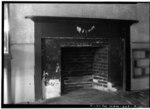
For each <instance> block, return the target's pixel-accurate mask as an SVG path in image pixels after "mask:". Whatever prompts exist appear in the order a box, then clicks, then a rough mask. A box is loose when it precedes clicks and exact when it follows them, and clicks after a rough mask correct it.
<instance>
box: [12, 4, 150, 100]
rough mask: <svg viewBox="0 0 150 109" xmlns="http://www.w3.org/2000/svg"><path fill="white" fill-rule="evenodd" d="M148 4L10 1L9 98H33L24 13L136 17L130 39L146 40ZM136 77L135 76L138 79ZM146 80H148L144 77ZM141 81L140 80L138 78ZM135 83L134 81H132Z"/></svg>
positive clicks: (29, 24) (30, 40)
mask: <svg viewBox="0 0 150 109" xmlns="http://www.w3.org/2000/svg"><path fill="white" fill-rule="evenodd" d="M148 12H149V5H148V4H142V3H139V4H48V3H47V4H16V3H15V4H10V36H11V53H12V58H13V59H12V61H11V65H12V78H11V81H12V84H11V85H12V96H13V97H12V98H13V101H14V103H20V102H33V101H34V73H35V72H34V23H33V21H31V20H30V19H25V16H30V15H35V16H61V17H62V16H63V17H65V16H66V17H86V18H111V19H132V20H139V23H138V24H135V25H133V26H132V27H131V40H132V42H135V41H136V42H137V41H140V42H141V41H143V42H147V41H149V33H148V29H149V26H148V24H149V19H148V16H149V13H148ZM137 81H138V80H137ZM145 81H146V83H147V80H145ZM139 82H140V81H139ZM133 83H134V82H133Z"/></svg>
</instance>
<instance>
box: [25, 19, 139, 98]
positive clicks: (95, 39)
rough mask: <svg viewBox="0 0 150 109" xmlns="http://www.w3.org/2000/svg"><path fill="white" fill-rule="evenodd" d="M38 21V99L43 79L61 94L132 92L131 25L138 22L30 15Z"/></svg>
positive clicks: (36, 85) (36, 88)
mask: <svg viewBox="0 0 150 109" xmlns="http://www.w3.org/2000/svg"><path fill="white" fill-rule="evenodd" d="M26 18H31V19H32V20H33V21H34V22H35V78H34V80H35V99H36V100H39V99H41V98H43V87H42V86H43V78H44V77H45V75H46V78H45V80H44V82H45V83H44V84H48V83H47V81H46V79H53V80H54V79H58V80H59V81H60V86H61V88H60V92H61V94H63V93H67V92H69V91H71V90H75V89H78V88H84V87H88V88H95V89H98V90H103V91H108V90H110V91H118V90H123V91H129V90H130V88H131V73H130V71H131V63H130V62H131V60H130V55H131V54H130V51H131V49H130V25H131V24H133V23H136V22H137V21H135V20H119V19H96V18H71V17H46V16H28V17H26Z"/></svg>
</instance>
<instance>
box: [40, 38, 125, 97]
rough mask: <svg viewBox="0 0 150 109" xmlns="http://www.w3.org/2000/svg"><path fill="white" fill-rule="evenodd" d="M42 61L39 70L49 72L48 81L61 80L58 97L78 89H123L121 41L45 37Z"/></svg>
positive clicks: (122, 49)
mask: <svg viewBox="0 0 150 109" xmlns="http://www.w3.org/2000/svg"><path fill="white" fill-rule="evenodd" d="M42 60H43V61H42V63H43V64H42V65H43V67H42V68H43V70H44V71H46V72H47V73H48V75H49V76H48V79H53V78H55V79H59V80H60V81H61V94H64V93H68V92H69V91H73V90H76V89H79V88H95V89H98V90H103V91H117V90H123V88H124V86H123V83H124V79H123V75H124V68H125V65H124V40H122V39H105V38H97V39H93V38H86V39H85V38H80V39H77V38H67V39H66V38H62V39H57V38H56V39H55V38H44V39H42ZM58 65H59V72H58V67H57V66H58ZM56 70H57V71H56ZM110 85H111V87H110ZM110 88H111V89H110ZM112 89H113V90H112Z"/></svg>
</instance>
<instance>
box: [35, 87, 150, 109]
mask: <svg viewBox="0 0 150 109" xmlns="http://www.w3.org/2000/svg"><path fill="white" fill-rule="evenodd" d="M36 104H49V105H51V104H57V105H59V104H60V105H61V104H68V105H69V104H81V105H83V104H134V105H136V106H137V107H149V90H143V91H138V92H130V93H129V92H128V93H127V92H126V93H124V92H104V91H99V90H96V89H79V90H75V91H72V92H69V93H68V94H65V95H62V96H61V97H57V98H53V99H47V100H44V101H40V102H37V103H36Z"/></svg>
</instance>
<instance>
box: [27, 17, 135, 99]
mask: <svg viewBox="0 0 150 109" xmlns="http://www.w3.org/2000/svg"><path fill="white" fill-rule="evenodd" d="M25 18H27V19H31V20H33V21H34V22H35V25H34V26H35V31H34V32H35V100H39V99H42V59H41V52H42V51H41V45H42V39H45V38H55V39H57V38H58V39H60V38H63V39H67V38H76V39H78V38H82V39H87V38H92V39H96V38H98V39H100V38H105V39H118V38H119V39H123V40H124V41H125V60H126V62H125V66H126V68H125V70H126V71H125V72H126V74H125V77H126V78H128V80H127V79H125V80H124V81H125V82H126V84H127V85H126V87H125V88H126V90H130V87H131V86H130V85H131V81H130V78H131V75H130V72H131V63H130V62H131V60H130V49H131V48H130V26H131V25H132V24H134V23H137V22H138V21H137V20H121V19H102V18H79V17H76V18H75V17H56V16H55V17H54V16H26V17H25ZM78 27H79V28H80V27H81V29H84V30H86V31H88V30H91V31H90V32H88V33H86V34H84V32H83V33H82V32H80V31H78V30H77V28H78ZM92 27H94V29H93V30H92V29H91V28H92Z"/></svg>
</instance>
